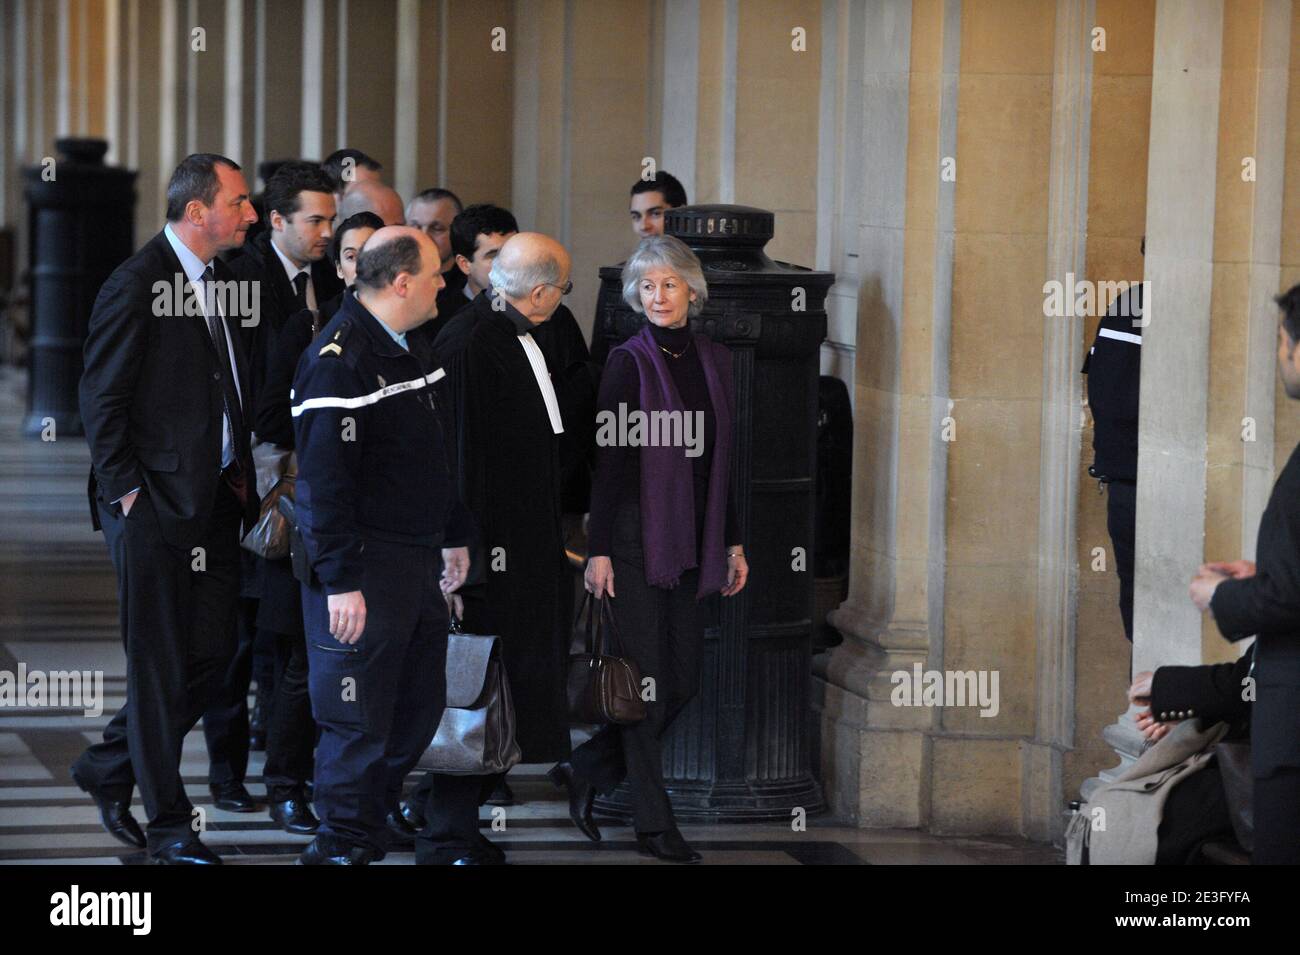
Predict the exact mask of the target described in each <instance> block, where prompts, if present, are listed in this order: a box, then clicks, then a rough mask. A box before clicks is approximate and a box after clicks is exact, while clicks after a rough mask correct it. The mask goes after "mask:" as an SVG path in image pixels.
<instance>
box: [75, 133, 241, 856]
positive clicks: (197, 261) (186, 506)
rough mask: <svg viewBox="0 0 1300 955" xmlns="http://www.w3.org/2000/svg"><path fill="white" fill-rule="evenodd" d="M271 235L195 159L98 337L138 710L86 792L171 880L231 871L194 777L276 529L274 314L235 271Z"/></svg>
mask: <svg viewBox="0 0 1300 955" xmlns="http://www.w3.org/2000/svg"><path fill="white" fill-rule="evenodd" d="M255 221H257V213H256V212H255V211H254V210H253V206H252V204H251V203H250V202H249V195H248V184H247V183H246V182H245V181H244V176H243V174H242V173H241V172H240V170H239V166H238V165H236V164H235V163H234V162H232V161H231V160H229V159H226V158H225V157H223V156H217V155H213V154H210V153H199V154H195V155H191V156H187V157H186V158H185V159H184V160H182V162H181V163H180V165H179V166H177V167H176V170H175V172H173V173H172V176H171V180H170V181H169V183H168V185H167V225H166V227H165V228H164V229H163V231H162V232H160V233H159V234H158V235H156V236H154V238H152V239H151V240H150V241H149V242H148V243H146V244H145V246H144V248H142V249H141V250H140V251H139V252H137V253H136V254H135V255H133V256H132V257H131V258H130V259H128V260H127V261H126V262H124V263H123V264H122V265H120V266H119V267H118V268H117V270H116V271H114V272H113V274H112V275H111V276H110V277H109V279H108V281H107V282H105V283H104V286H103V288H102V289H100V292H99V297H98V298H97V299H96V300H95V306H94V310H93V311H92V312H91V316H90V328H89V332H88V335H87V338H86V346H85V372H84V374H83V375H82V378H81V386H80V400H81V414H82V418H83V419H84V421H85V424H86V439H87V441H88V442H89V444H90V451H91V461H92V470H91V476H90V487H89V491H90V505H91V517H92V521H93V523H94V525H95V527H96V529H100V528H102V529H103V531H104V536H105V538H106V540H107V543H108V548H109V553H110V554H111V555H112V558H113V564H114V567H115V568H116V570H117V578H118V597H119V601H120V603H121V622H122V636H123V639H124V641H125V644H126V654H127V696H126V703H125V705H124V706H123V707H122V709H121V710H120V711H119V712H118V714H117V715H116V716H115V717H114V718H113V720H112V722H111V723H109V725H108V727H107V728H106V729H105V730H104V738H103V740H102V741H101V742H98V743H95V744H93V745H92V746H90V747H89V748H88V749H87V750H86V751H85V752H84V753H83V754H82V755H81V757H80V758H79V759H78V760H77V762H76V763H75V764H74V765H73V767H72V776H73V779H74V780H75V781H76V783H77V785H78V786H80V787H81V788H82V789H83V790H85V791H86V792H88V793H90V794H91V796H92V797H93V798H94V799H95V801H96V803H97V804H98V805H99V808H100V813H101V817H102V819H103V822H104V825H105V827H106V828H107V829H108V831H109V832H110V833H111V834H112V835H114V836H115V837H116V838H118V839H120V840H121V841H123V842H125V843H127V844H128V845H133V846H137V847H140V848H144V847H146V846H147V848H148V850H149V855H150V858H151V861H153V862H157V863H163V864H182V865H183V864H200V865H201V864H213V863H217V862H220V859H219V858H218V857H217V856H216V855H215V854H214V853H213V852H212V851H210V850H209V849H207V848H206V847H205V846H204V845H203V843H202V842H200V841H199V839H198V837H197V835H196V832H197V828H196V824H197V822H198V820H196V819H195V818H194V816H193V806H192V805H191V804H190V801H189V798H188V797H187V796H186V795H185V787H184V785H183V784H182V782H181V775H180V760H181V745H182V743H183V741H184V739H185V734H186V733H188V732H189V731H190V729H191V728H192V727H193V726H194V724H195V723H196V722H197V721H198V718H199V716H200V714H202V713H203V711H204V709H205V707H206V706H207V705H208V704H209V703H211V702H212V701H213V700H214V699H215V698H216V697H217V695H218V694H219V692H220V690H221V686H222V682H223V679H224V677H225V675H226V672H227V669H228V667H229V665H230V661H231V658H232V656H233V655H234V652H235V621H234V614H235V610H236V607H237V598H238V593H239V539H240V534H241V523H242V525H243V527H244V529H247V528H249V527H251V526H252V525H253V523H254V522H255V521H256V519H257V513H258V498H257V492H256V486H255V482H254V479H253V464H252V458H251V455H250V452H249V431H248V426H247V424H246V421H247V420H248V418H249V417H251V414H252V405H251V390H250V382H249V376H248V366H247V361H246V359H245V355H244V349H243V347H242V339H241V336H240V325H241V320H242V321H252V320H255V316H254V315H252V314H249V313H251V312H252V310H253V309H255V308H256V305H255V304H254V305H253V309H246V308H245V307H244V306H245V305H247V304H248V303H249V296H247V295H244V294H243V290H240V289H239V288H238V285H237V283H235V281H234V277H233V275H231V273H230V272H229V271H228V269H227V268H226V266H225V265H224V264H223V263H222V262H221V261H220V260H219V259H218V258H217V253H219V252H222V251H224V250H228V249H233V248H237V247H238V246H240V245H241V244H242V243H243V241H244V236H245V233H246V232H247V230H248V227H249V226H250V225H251V224H252V223H253V222H255ZM232 290H233V291H234V292H235V293H237V294H230V293H231V291H232ZM137 785H138V786H139V787H140V795H141V797H142V799H143V801H144V807H145V812H146V813H147V815H148V837H147V840H146V838H145V836H144V834H143V833H142V832H141V831H140V827H139V825H138V824H137V823H136V822H135V820H134V819H133V818H132V816H131V813H130V808H129V807H130V800H131V791H132V789H133V788H134V787H135V786H137Z"/></svg>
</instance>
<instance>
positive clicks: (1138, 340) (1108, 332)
mask: <svg viewBox="0 0 1300 955" xmlns="http://www.w3.org/2000/svg"><path fill="white" fill-rule="evenodd" d="M1097 337H1098V338H1113V339H1115V340H1116V341H1120V342H1132V343H1133V344H1134V345H1141V344H1142V336H1141V335H1134V334H1133V333H1132V332H1117V331H1115V330H1114V329H1113V328H1099V329H1097Z"/></svg>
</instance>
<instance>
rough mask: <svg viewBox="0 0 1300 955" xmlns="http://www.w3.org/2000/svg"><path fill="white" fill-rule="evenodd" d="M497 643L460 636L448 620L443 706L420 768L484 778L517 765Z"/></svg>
mask: <svg viewBox="0 0 1300 955" xmlns="http://www.w3.org/2000/svg"><path fill="white" fill-rule="evenodd" d="M499 641H500V638H499V637H489V636H479V635H477V634H472V633H462V632H461V630H460V625H459V622H458V621H456V620H455V619H454V618H453V620H452V630H451V632H450V633H449V634H448V635H447V707H446V709H444V710H443V712H442V720H441V722H439V724H438V732H437V733H436V734H435V735H434V737H433V742H432V743H430V744H429V748H428V749H427V750H425V752H424V755H423V756H422V757H421V758H420V763H419V768H420V769H425V770H432V771H433V772H436V773H447V774H449V775H463V776H487V775H492V774H495V773H504V772H505V771H506V770H508V769H510V767H511V766H514V765H515V764H516V763H517V762H519V759H520V755H521V754H520V752H519V744H518V743H517V742H516V741H515V710H514V706H513V705H512V704H511V702H510V681H509V680H508V679H507V678H506V668H505V664H504V663H502V662H501V648H500V646H499V645H498V644H499Z"/></svg>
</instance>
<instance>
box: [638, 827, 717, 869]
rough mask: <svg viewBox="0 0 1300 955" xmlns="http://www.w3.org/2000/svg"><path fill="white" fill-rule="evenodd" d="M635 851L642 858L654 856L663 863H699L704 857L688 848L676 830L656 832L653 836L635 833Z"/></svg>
mask: <svg viewBox="0 0 1300 955" xmlns="http://www.w3.org/2000/svg"><path fill="white" fill-rule="evenodd" d="M636 850H637V852H639V853H641V854H642V855H643V856H654V857H655V858H656V859H663V860H664V861H665V862H685V863H687V864H689V863H692V862H699V861H700V860H701V859H703V858H704V857H703V856H702V855H700V854H699V853H698V852H696V851H695V850H694V849H692V848H691V847H690V845H689V844H688V843H687V842H686V840H685V839H683V838H682V834H681V833H680V832H678V831H677V830H676V829H669V830H668V831H667V832H656V833H655V834H654V835H650V836H643V835H641V834H640V833H637V837H636Z"/></svg>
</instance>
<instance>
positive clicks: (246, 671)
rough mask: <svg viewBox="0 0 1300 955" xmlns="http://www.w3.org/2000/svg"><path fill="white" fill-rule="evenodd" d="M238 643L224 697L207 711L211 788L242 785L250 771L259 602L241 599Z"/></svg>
mask: <svg viewBox="0 0 1300 955" xmlns="http://www.w3.org/2000/svg"><path fill="white" fill-rule="evenodd" d="M237 618H238V627H237V630H236V633H237V635H238V643H237V644H236V647H235V655H234V657H232V658H231V661H230V666H229V667H228V668H227V670H226V676H225V679H224V680H223V682H222V689H221V696H220V697H219V698H218V699H217V700H216V701H215V702H214V703H213V704H212V705H211V706H209V707H208V708H207V709H206V710H205V711H204V712H203V739H204V741H205V742H206V743H207V744H208V785H210V786H219V785H221V784H223V783H229V782H237V783H242V782H243V781H244V776H245V775H246V774H247V772H248V687H249V683H250V682H251V681H252V678H253V646H254V641H255V639H256V636H257V626H256V624H255V622H254V621H255V620H256V618H257V599H256V598H255V597H240V598H239V613H238V614H237Z"/></svg>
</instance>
